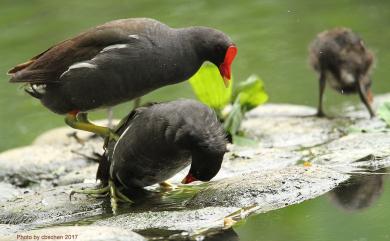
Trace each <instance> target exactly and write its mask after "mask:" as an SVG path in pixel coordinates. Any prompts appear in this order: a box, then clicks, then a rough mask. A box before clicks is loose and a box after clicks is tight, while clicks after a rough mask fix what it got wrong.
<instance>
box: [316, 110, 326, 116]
mask: <svg viewBox="0 0 390 241" xmlns="http://www.w3.org/2000/svg"><path fill="white" fill-rule="evenodd" d="M316 116H317V117H326V115H325V113H324V112H323V111H322V110H319V111H317V114H316Z"/></svg>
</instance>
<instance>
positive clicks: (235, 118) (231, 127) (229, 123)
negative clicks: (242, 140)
mask: <svg viewBox="0 0 390 241" xmlns="http://www.w3.org/2000/svg"><path fill="white" fill-rule="evenodd" d="M242 118H243V114H242V111H241V104H240V95H238V96H237V98H236V100H235V101H234V104H233V106H232V110H231V111H230V113H229V115H228V116H227V118H226V120H225V122H224V125H223V126H224V128H225V130H226V131H227V132H228V133H230V134H231V135H232V136H234V135H236V133H237V132H238V130H239V129H240V125H241V121H242Z"/></svg>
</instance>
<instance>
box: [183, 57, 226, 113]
mask: <svg viewBox="0 0 390 241" xmlns="http://www.w3.org/2000/svg"><path fill="white" fill-rule="evenodd" d="M189 82H190V84H191V87H192V89H193V91H194V92H195V95H196V97H197V98H198V99H199V100H200V101H201V102H203V103H204V104H206V105H208V106H210V107H211V108H213V109H214V110H216V111H221V110H222V109H223V108H224V107H225V105H227V104H228V103H230V99H231V95H232V85H233V79H232V80H231V83H230V85H229V87H228V88H226V87H225V85H224V83H223V79H222V77H221V74H220V73H219V70H218V68H217V67H216V66H215V65H213V64H210V63H206V64H204V65H203V66H202V67H201V68H200V69H199V71H198V72H197V73H196V74H195V75H194V76H192V77H191V78H190V80H189Z"/></svg>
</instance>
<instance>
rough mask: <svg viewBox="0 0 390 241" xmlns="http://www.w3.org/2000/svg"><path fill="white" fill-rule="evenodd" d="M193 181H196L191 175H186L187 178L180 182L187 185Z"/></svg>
mask: <svg viewBox="0 0 390 241" xmlns="http://www.w3.org/2000/svg"><path fill="white" fill-rule="evenodd" d="M194 181H198V179H196V178H195V177H194V176H193V175H192V174H191V173H188V174H187V176H186V177H185V178H184V179H183V180H182V181H181V183H182V184H188V183H191V182H194Z"/></svg>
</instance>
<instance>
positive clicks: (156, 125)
mask: <svg viewBox="0 0 390 241" xmlns="http://www.w3.org/2000/svg"><path fill="white" fill-rule="evenodd" d="M115 134H117V135H118V136H119V139H118V140H117V141H116V140H113V139H111V140H108V143H106V151H105V153H104V154H103V156H102V157H101V160H100V164H99V168H98V172H97V179H100V180H101V181H102V184H103V186H104V188H102V189H89V190H75V191H74V192H73V193H85V194H102V193H107V192H110V194H111V204H112V207H113V210H114V212H115V210H116V201H117V200H121V201H128V202H130V200H129V199H128V198H127V197H126V196H124V195H123V194H121V193H120V192H119V191H118V190H117V188H116V186H120V187H123V188H125V189H130V190H133V189H139V188H143V187H145V186H150V185H153V184H156V183H161V182H164V181H165V180H167V179H169V178H170V177H172V176H173V175H175V174H176V173H178V172H179V171H180V170H182V169H184V168H185V167H186V166H188V165H189V164H191V167H190V170H189V173H188V175H187V176H186V177H185V178H184V179H183V181H182V183H190V182H193V181H196V180H200V181H209V180H210V179H212V178H213V177H214V176H215V175H216V174H217V173H218V171H219V169H220V168H221V163H222V160H223V156H224V154H225V152H227V149H226V144H227V140H226V137H225V132H224V129H223V128H222V125H221V124H220V122H219V121H218V118H217V115H216V114H215V112H214V111H213V110H211V109H210V108H209V107H207V106H205V105H204V104H202V103H200V102H198V101H195V100H185V99H181V100H176V101H171V102H165V103H159V104H152V105H150V106H143V107H139V108H137V109H135V110H134V111H132V112H131V113H130V114H129V115H128V116H127V117H125V118H124V119H123V120H122V121H121V123H120V124H119V125H118V126H117V128H116V130H115Z"/></svg>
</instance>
